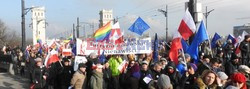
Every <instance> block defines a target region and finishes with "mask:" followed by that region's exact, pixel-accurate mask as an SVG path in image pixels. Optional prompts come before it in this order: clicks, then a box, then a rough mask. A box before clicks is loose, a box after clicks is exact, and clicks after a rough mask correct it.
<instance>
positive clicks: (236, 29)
mask: <svg viewBox="0 0 250 89" xmlns="http://www.w3.org/2000/svg"><path fill="white" fill-rule="evenodd" d="M243 31H246V32H247V33H250V23H247V24H244V25H242V26H234V29H233V34H234V36H235V37H238V36H241V35H242V33H243Z"/></svg>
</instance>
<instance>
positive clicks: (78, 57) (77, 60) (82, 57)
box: [74, 56, 87, 71]
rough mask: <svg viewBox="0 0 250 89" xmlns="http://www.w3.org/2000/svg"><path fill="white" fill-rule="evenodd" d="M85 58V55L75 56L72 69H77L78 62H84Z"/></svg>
mask: <svg viewBox="0 0 250 89" xmlns="http://www.w3.org/2000/svg"><path fill="white" fill-rule="evenodd" d="M86 62H87V59H86V57H85V56H75V63H74V71H76V70H77V69H78V65H79V64H80V63H86Z"/></svg>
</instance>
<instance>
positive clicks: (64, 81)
mask: <svg viewBox="0 0 250 89" xmlns="http://www.w3.org/2000/svg"><path fill="white" fill-rule="evenodd" d="M73 74H74V70H73V67H72V66H64V67H63V71H62V73H61V74H60V75H59V78H60V79H61V81H59V82H60V85H61V86H65V87H69V86H70V81H71V78H72V76H73Z"/></svg>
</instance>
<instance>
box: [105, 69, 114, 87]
mask: <svg viewBox="0 0 250 89" xmlns="http://www.w3.org/2000/svg"><path fill="white" fill-rule="evenodd" d="M111 76H112V73H111V70H110V69H109V68H107V69H103V80H104V83H103V85H104V87H103V89H112V85H113V84H112V80H111Z"/></svg>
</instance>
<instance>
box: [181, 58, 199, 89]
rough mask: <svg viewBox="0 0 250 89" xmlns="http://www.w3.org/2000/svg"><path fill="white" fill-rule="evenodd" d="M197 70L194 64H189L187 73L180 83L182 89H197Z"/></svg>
mask: <svg viewBox="0 0 250 89" xmlns="http://www.w3.org/2000/svg"><path fill="white" fill-rule="evenodd" d="M196 70H197V66H196V65H195V64H193V63H188V65H187V71H186V72H185V74H183V75H182V77H181V81H180V89H194V88H195V80H196V79H197V76H196V75H195V71H196Z"/></svg>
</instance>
